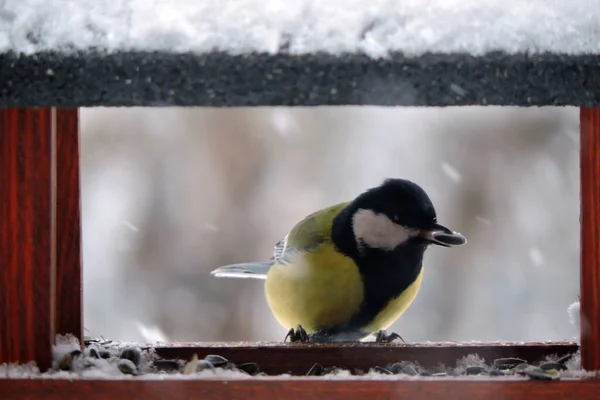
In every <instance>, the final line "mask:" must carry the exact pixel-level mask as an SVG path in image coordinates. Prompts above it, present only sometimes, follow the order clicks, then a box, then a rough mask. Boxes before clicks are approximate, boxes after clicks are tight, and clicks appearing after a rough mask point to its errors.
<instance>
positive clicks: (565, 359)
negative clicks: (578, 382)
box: [556, 353, 573, 365]
mask: <svg viewBox="0 0 600 400" xmlns="http://www.w3.org/2000/svg"><path fill="white" fill-rule="evenodd" d="M571 358H573V353H571V354H567V355H564V356H562V357H561V358H559V359H558V360H556V362H557V363H559V364H563V365H564V364H566V363H568V362H569V361H571Z"/></svg>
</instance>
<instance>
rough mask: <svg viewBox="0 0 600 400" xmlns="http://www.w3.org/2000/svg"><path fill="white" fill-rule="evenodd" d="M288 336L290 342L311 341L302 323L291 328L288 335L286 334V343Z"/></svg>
mask: <svg viewBox="0 0 600 400" xmlns="http://www.w3.org/2000/svg"><path fill="white" fill-rule="evenodd" d="M287 338H290V343H295V342H300V343H308V342H309V338H308V333H306V331H305V330H304V328H303V327H302V325H298V326H297V327H296V329H294V328H292V329H290V330H289V332H288V333H287V335H285V338H284V339H283V342H284V343H285V341H286V340H287Z"/></svg>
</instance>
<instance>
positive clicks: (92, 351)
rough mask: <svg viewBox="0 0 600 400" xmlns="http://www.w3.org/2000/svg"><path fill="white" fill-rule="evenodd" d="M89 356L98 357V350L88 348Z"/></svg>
mask: <svg viewBox="0 0 600 400" xmlns="http://www.w3.org/2000/svg"><path fill="white" fill-rule="evenodd" d="M90 357H92V358H100V354H99V353H98V350H96V349H94V348H91V349H90Z"/></svg>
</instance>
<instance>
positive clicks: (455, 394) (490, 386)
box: [0, 51, 600, 400]
mask: <svg viewBox="0 0 600 400" xmlns="http://www.w3.org/2000/svg"><path fill="white" fill-rule="evenodd" d="M398 82H402V84H401V85H399V84H397V83H398ZM374 83H377V84H374ZM452 84H454V85H458V86H459V87H461V88H462V89H463V90H462V91H461V93H457V92H456V91H453V90H452ZM333 89H335V90H333ZM409 94H410V95H409ZM352 104H365V105H366V104H369V105H381V106H466V105H505V106H509V105H516V106H524V107H530V106H542V105H550V106H565V105H571V106H577V107H581V113H580V135H581V150H580V152H581V317H582V318H581V319H582V321H585V325H584V326H582V329H581V345H580V350H581V357H582V366H583V368H584V369H586V370H588V371H596V370H600V61H599V60H598V58H597V57H594V56H569V55H561V54H542V55H526V54H516V55H515V54H513V55H508V54H503V53H490V54H487V55H482V56H471V55H468V54H427V55H423V56H415V57H405V56H402V55H400V54H395V55H392V56H391V57H390V58H388V59H379V60H376V59H372V58H369V57H367V56H365V55H359V54H346V55H341V56H336V55H328V54H312V55H302V56H295V55H291V54H289V53H286V52H285V51H282V52H281V53H278V54H274V55H267V54H250V55H239V56H233V55H228V54H225V53H216V52H215V53H208V54H168V53H160V52H157V53H150V52H142V51H140V52H122V53H118V52H117V53H110V54H103V53H96V52H93V51H89V52H79V53H77V52H76V53H69V54H66V53H64V54H63V53H55V52H42V53H36V54H33V55H20V56H19V55H16V54H13V53H4V54H0V364H1V363H5V362H9V363H11V362H20V363H25V362H28V361H35V362H36V363H37V365H38V366H39V367H40V368H41V369H42V370H45V369H48V368H49V367H50V363H51V351H52V346H53V341H54V338H55V335H56V334H58V333H62V334H67V333H71V334H74V335H76V336H78V337H79V338H80V339H81V338H82V326H83V322H82V318H83V317H82V265H81V264H82V255H81V252H82V250H81V213H80V210H81V196H80V183H79V179H80V174H79V119H78V115H79V113H78V108H79V107H92V106H124V107H131V106H147V107H150V106H207V107H208V106H211V107H212V106H217V107H236V106H317V105H352ZM577 349H578V345H577V344H575V343H570V342H558V343H520V344H517V343H500V344H499V343H494V344H477V345H472V344H461V343H455V344H449V343H441V344H431V345H427V346H418V345H411V344H353V345H348V344H328V345H299V344H294V345H290V344H270V345H258V344H256V345H253V344H236V343H224V344H223V343H221V344H210V343H209V344H202V343H173V344H170V345H168V346H163V347H160V348H157V349H156V350H157V352H158V354H161V355H164V356H168V357H182V358H189V357H190V356H191V355H192V354H194V353H197V354H198V356H203V355H205V354H208V353H212V354H215V353H216V354H221V355H223V356H225V357H227V358H229V359H230V360H232V361H234V362H239V363H241V362H246V361H254V362H257V363H258V364H259V365H260V366H261V367H262V368H263V369H264V370H265V371H266V372H268V373H270V374H277V373H284V372H288V371H289V372H292V373H293V374H295V373H298V374H302V373H305V372H306V371H307V370H308V368H310V366H311V365H312V364H313V363H314V362H315V361H319V362H320V363H323V364H332V365H336V366H339V367H343V368H369V367H370V366H373V365H378V364H379V365H381V364H383V363H386V362H389V361H397V360H402V359H410V360H416V361H418V362H420V363H422V364H425V365H431V364H436V363H438V362H442V363H448V364H453V363H454V362H455V361H456V360H457V359H458V358H460V357H463V356H466V355H468V354H472V353H477V354H479V355H480V356H482V357H484V358H486V359H489V358H498V357H510V356H516V357H520V358H523V359H526V360H528V361H537V360H540V359H542V358H544V357H545V356H547V355H551V354H557V355H563V354H568V353H573V352H575V351H576V350H577ZM65 396H77V397H80V398H87V399H116V400H118V399H127V400H134V399H145V400H148V399H158V398H170V399H171V400H184V399H189V398H207V399H208V398H211V399H217V398H219V399H229V398H231V399H259V398H261V399H289V400H293V399H302V400H305V399H369V400H372V399H376V398H377V399H379V398H406V399H425V398H442V397H443V398H444V399H461V400H472V399H490V398H492V399H496V398H497V399H506V398H516V399H525V398H532V397H540V398H541V397H543V398H544V399H546V400H551V399H565V398H575V397H578V398H580V399H598V398H600V380H598V379H596V378H585V379H584V378H581V379H566V380H560V381H556V382H539V381H530V380H510V379H504V378H497V377H494V378H489V379H481V378H480V377H478V378H477V379H467V378H465V379H462V378H461V379H436V378H429V377H428V378H415V379H411V380H389V379H386V380H345V379H341V378H338V379H328V378H324V377H313V378H306V377H302V378H300V377H288V378H281V377H261V378H252V379H246V380H228V379H227V378H218V379H217V378H214V379H201V380H199V379H197V380H149V379H135V378H134V379H122V380H114V379H111V380H104V379H76V380H67V379H41V378H39V379H37V378H32V379H12V378H11V379H2V377H0V398H1V399H3V400H8V399H17V398H22V399H25V398H28V399H34V398H35V399H59V398H61V399H62V398H65Z"/></svg>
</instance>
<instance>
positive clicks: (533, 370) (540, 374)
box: [523, 365, 558, 381]
mask: <svg viewBox="0 0 600 400" xmlns="http://www.w3.org/2000/svg"><path fill="white" fill-rule="evenodd" d="M523 372H524V373H525V375H526V376H528V377H530V378H531V379H535V380H541V381H551V380H554V379H557V378H558V377H554V376H552V375H551V374H549V373H547V372H546V371H544V370H543V369H541V368H539V367H534V366H533V365H530V366H528V367H527V368H525V369H524V370H523Z"/></svg>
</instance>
